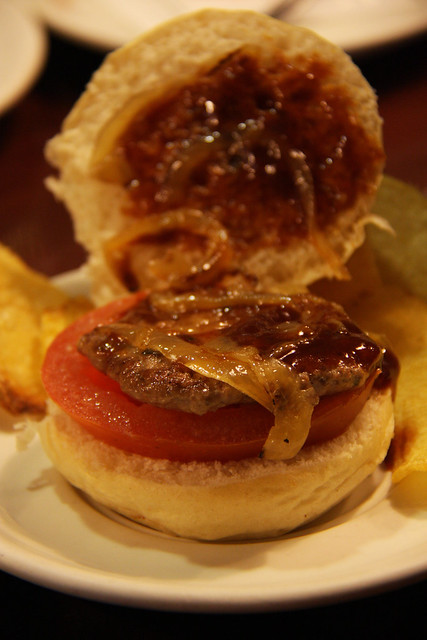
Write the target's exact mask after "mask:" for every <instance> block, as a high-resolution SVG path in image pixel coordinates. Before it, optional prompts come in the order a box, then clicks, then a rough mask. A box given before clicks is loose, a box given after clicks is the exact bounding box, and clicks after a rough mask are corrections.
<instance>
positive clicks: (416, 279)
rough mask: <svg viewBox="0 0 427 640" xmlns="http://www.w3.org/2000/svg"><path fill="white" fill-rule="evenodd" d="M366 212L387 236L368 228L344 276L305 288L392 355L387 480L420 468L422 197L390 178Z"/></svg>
mask: <svg viewBox="0 0 427 640" xmlns="http://www.w3.org/2000/svg"><path fill="white" fill-rule="evenodd" d="M374 213H375V214H376V215H379V216H381V217H382V218H384V219H385V220H386V221H387V222H388V223H389V224H390V226H391V227H392V229H393V233H387V232H385V231H384V229H381V228H378V227H375V226H372V227H369V229H368V231H367V235H368V240H367V242H366V243H365V244H364V245H363V246H362V247H361V248H360V249H359V250H358V251H356V252H355V254H354V255H353V256H352V258H351V259H350V261H349V265H348V266H349V271H350V273H351V276H352V280H351V281H349V282H325V281H324V282H321V283H318V284H317V285H316V286H315V287H313V289H314V290H315V292H316V293H318V294H319V295H323V296H324V297H327V298H330V299H333V300H336V301H337V302H339V303H340V304H342V305H343V306H344V307H345V308H346V310H347V312H348V313H349V315H350V316H351V317H352V318H353V319H354V320H355V321H356V322H357V323H358V324H359V325H360V326H361V327H362V328H363V329H364V330H365V331H368V332H372V333H374V334H378V335H379V336H384V339H385V340H386V341H388V342H389V343H390V344H391V346H392V348H393V350H394V352H395V353H396V355H397V356H398V358H399V361H400V365H401V371H400V376H399V380H398V386H397V393H396V401H395V416H396V430H395V438H394V440H393V443H392V448H391V455H390V460H391V466H392V469H393V480H394V481H395V482H399V481H400V480H402V479H403V478H405V477H406V476H408V475H409V474H412V473H415V472H425V471H427V376H426V371H427V304H426V301H427V260H426V254H427V200H426V199H425V198H424V197H423V196H422V194H421V193H419V191H417V190H416V189H414V188H413V187H410V186H409V185H407V184H405V183H402V182H400V181H398V180H395V179H393V178H390V177H385V178H384V180H383V183H382V186H381V188H380V190H379V193H378V197H377V201H376V203H375V206H374Z"/></svg>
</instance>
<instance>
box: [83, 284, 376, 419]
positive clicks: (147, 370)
mask: <svg viewBox="0 0 427 640" xmlns="http://www.w3.org/2000/svg"><path fill="white" fill-rule="evenodd" d="M205 300H206V299H205V298H201V303H200V306H199V307H197V303H196V308H194V306H195V305H194V303H193V304H192V305H191V308H188V306H187V307H186V305H184V308H183V309H182V308H180V307H182V304H178V305H176V306H174V305H173V304H172V302H171V303H170V304H169V305H168V304H166V308H167V309H166V310H165V305H161V306H160V307H159V306H157V301H156V298H155V297H153V298H150V297H147V298H145V299H143V300H141V301H139V302H138V303H137V304H136V305H135V307H134V308H133V309H131V310H130V311H128V312H127V313H126V314H124V315H123V316H122V317H121V318H119V319H118V320H117V322H115V323H114V324H112V325H107V326H100V327H97V328H95V329H94V330H93V331H91V332H90V333H88V334H86V335H85V336H83V337H82V338H81V339H80V342H79V345H78V348H79V351H80V352H81V353H82V354H83V355H85V356H86V357H87V358H88V359H89V360H90V362H91V363H92V364H93V365H94V366H95V367H96V368H97V369H98V370H100V371H102V372H103V373H105V374H106V375H107V376H109V377H110V378H112V379H113V380H115V381H117V382H118V383H119V385H120V387H121V389H122V390H123V391H124V393H126V394H127V395H129V396H130V397H132V398H134V399H135V400H138V401H140V402H148V403H150V404H153V405H156V406H159V407H164V408H167V409H178V410H180V411H189V412H193V413H196V414H199V415H202V414H204V413H206V412H207V411H214V410H216V409H219V408H221V407H224V406H227V405H232V404H240V403H245V402H252V399H251V398H249V397H248V396H246V395H244V394H243V393H242V392H240V391H239V390H238V389H235V388H233V387H232V386H230V385H229V384H227V383H225V382H222V381H220V380H217V379H214V378H210V377H205V376H203V375H201V374H200V373H196V372H195V371H192V370H191V369H189V368H188V367H187V366H185V364H182V363H181V362H179V361H177V360H171V359H169V358H168V357H166V356H165V355H163V354H162V353H160V352H159V351H157V350H156V349H152V348H146V347H144V346H140V344H141V341H140V340H139V339H138V335H139V333H140V332H141V331H146V330H147V327H148V328H150V327H152V328H156V329H160V330H161V331H162V332H164V333H166V334H168V335H177V336H179V337H180V338H181V339H182V340H184V341H186V342H188V343H189V344H196V345H205V346H206V345H209V343H210V342H211V341H212V340H217V339H218V338H220V339H223V340H224V339H225V340H226V341H227V344H228V345H230V344H231V345H234V346H235V348H237V349H239V348H244V347H252V348H255V349H256V352H257V353H256V355H257V358H258V357H260V358H262V359H263V358H271V357H273V358H277V359H278V360H280V361H281V362H282V363H283V364H285V365H286V366H288V367H290V368H291V369H292V370H293V371H295V372H296V373H297V375H298V376H299V377H300V380H301V385H302V386H303V387H307V386H310V385H311V386H312V387H313V388H314V391H315V392H316V394H317V395H318V396H323V395H329V394H334V393H339V392H341V391H347V390H349V389H352V388H356V387H359V386H361V385H363V384H364V383H365V381H366V380H367V379H368V377H370V375H371V374H372V373H373V372H374V371H375V370H376V369H379V368H380V367H381V363H382V359H383V354H384V349H382V347H380V346H379V345H378V344H376V342H374V340H372V339H371V338H370V337H369V336H367V335H366V334H365V333H363V332H362V331H361V330H360V329H359V328H358V327H357V326H356V325H355V324H354V323H353V322H352V321H351V320H350V318H349V317H348V316H347V314H346V313H345V312H344V310H343V309H342V308H341V307H340V306H338V305H336V304H334V303H331V302H328V301H326V300H323V299H321V298H318V297H316V296H312V295H309V294H298V295H294V296H286V297H285V296H280V298H279V297H278V298H277V300H276V301H274V303H272V302H271V297H269V296H267V297H264V296H262V295H259V296H252V297H251V298H250V300H249V299H248V300H247V301H245V300H244V298H243V300H240V301H239V302H238V303H237V304H235V303H232V304H227V294H225V296H223V297H222V298H221V297H218V298H217V300H218V302H215V299H213V301H212V300H210V299H209V304H208V305H207V304H206V302H205ZM180 303H182V296H181V300H180ZM206 307H208V308H206ZM176 308H178V311H177V310H176Z"/></svg>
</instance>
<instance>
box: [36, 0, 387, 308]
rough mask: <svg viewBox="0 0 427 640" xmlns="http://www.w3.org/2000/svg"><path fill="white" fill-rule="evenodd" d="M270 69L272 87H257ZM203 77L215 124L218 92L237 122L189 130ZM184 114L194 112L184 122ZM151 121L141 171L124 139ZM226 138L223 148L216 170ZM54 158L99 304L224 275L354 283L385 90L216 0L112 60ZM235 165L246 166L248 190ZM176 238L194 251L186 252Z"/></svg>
mask: <svg viewBox="0 0 427 640" xmlns="http://www.w3.org/2000/svg"><path fill="white" fill-rule="evenodd" d="M245 60H246V62H245ZM248 60H249V64H246V63H247V61H248ZM245 64H246V67H245ZM242 68H243V69H245V70H244V72H243V73H242V75H241V76H239V72H240V71H241V70H242ZM248 69H249V71H248ZM254 69H255V71H254ZM218 70H219V76H218V77H220V78H221V79H220V81H219V82H220V83H221V82H224V78H226V77H230V76H231V75H234V76H235V78H236V79H235V85H234V89H233V90H231V91H230V89H229V93H228V94H227V95H226V97H225V98H223V97H221V95H220V94H219V98H218V94H217V93H215V90H216V88H217V85H216V84H215V83H216V80H215V79H214V80H213V83H212V78H215V72H216V71H218ZM245 74H246V75H245ZM248 74H249V75H248ZM251 74H252V75H251ZM248 78H249V82H248ZM254 78H255V82H253V79H254ZM260 78H262V79H263V80H262V82H264V80H265V79H267V80H266V86H263V88H262V89H261V90H260V91H258V94H256V92H255V93H254V87H256V84H257V80H258V81H259V79H260ZM243 79H245V83H244V82H243ZM197 83H199V85H200V87H201V88H199V92H200V95H199V101H198V105H199V107H200V100H202V101H204V102H203V108H204V109H205V116H206V118H207V115H206V112H207V111H211V112H212V113H213V115H214V116H218V113H219V112H217V111H216V109H217V107H218V109H219V108H220V106H221V105H218V104H217V103H216V99H217V98H218V100H219V101H221V100H222V102H223V105H224V104H225V105H226V106H227V109H228V110H227V116H225V117H226V118H228V120H227V121H226V122H225V124H224V121H223V120H224V118H223V113H222V114H221V117H219V119H218V118H216V120H215V122H214V124H212V122H213V121H212V119H211V121H210V124H209V122H208V120H207V119H206V120H205V121H203V122H199V124H198V125H197V126H198V129H197V131H196V130H194V131H193V132H192V134H190V133H189V131H187V130H185V131H184V133H182V129H183V126H184V125H185V126H188V121H186V120H185V117H186V116H188V112H189V110H190V109H193V111H194V109H195V107H194V104H193V103H191V105H190V107H189V109H188V110H187V112H185V113H184V115H182V111H183V110H184V111H185V108H186V107H185V105H184V108H183V104H184V102H185V100H186V99H188V93H189V92H187V94H185V89H183V88H186V87H187V88H190V93H191V88H192V87H194V86H196V85H197ZM209 83H211V84H209ZM212 86H213V87H214V88H213V91H214V93H213V94H212V95H213V96H216V97H215V99H214V98H213V97H212V96H210V94H209V90H210V89H209V87H211V88H212ZM206 87H208V90H206ZM266 87H267V88H266ZM183 91H184V93H183ZM203 92H204V93H203ZM269 92H270V93H269ZM186 96H187V98H186ZM307 96H308V97H307ZM196 98H197V96H196ZM196 98H194V100H196ZM248 101H249V103H250V105H249V107H247V103H248ZM251 101H252V102H251ZM262 101H264V103H263V104H261V105H260V102H262ZM166 102H168V103H169V104H168V105H166V107H165V104H166ZM196 102H197V100H196ZM231 103H232V104H233V105H234V106H235V112H234V113H232V112H233V110H232V108H231V109H230V108H229V107H230V104H231ZM254 105H255V107H254ZM175 108H176V110H177V111H178V116H180V117H182V118H184V119H183V120H180V121H179V123H178V125H179V126H177V125H176V122H173V119H174V118H175V115H176V113H175V112H174V111H173V109H175ZM254 108H256V109H258V111H254ZM199 111H200V109H199ZM191 113H193V112H191ZM230 113H232V115H230ZM171 114H172V115H171ZM271 114H273V115H271ZM278 114H279V115H278ZM199 115H200V114H199ZM208 115H209V114H208ZM211 115H212V114H211ZM270 117H272V120H271V121H269V118H270ZM276 117H278V118H279V119H280V118H281V119H282V120H281V124H280V126H279V125H278V124H277V122H278V121H277V119H276V120H275V118H276ZM233 118H234V120H233ZM136 120H137V121H138V122H139V124H138V125H137V127H135V126H134V129H138V131H139V132H140V136H141V140H142V142H143V145H142V147H141V148H142V151H141V149H137V153H139V154H140V155H139V156H138V162H139V163H140V165H139V166H140V172H139V173H138V172H137V171H136V173H135V166H133V167H132V166H131V167H129V157H128V156H127V155H126V153H127V150H126V149H125V143H124V142H123V140H124V139H125V138H124V136H128V137H127V140H129V139H131V142H132V136H131V138H129V135H128V133H127V131H128V130H129V127H130V126H133V125H132V123H134V122H135V121H136ZM171 122H172V124H171ZM269 122H270V124H269ZM153 123H154V124H153ZM165 123H166V124H165ZM159 124H160V126H162V127H163V128H164V129H166V128H168V133H169V135H171V136H172V138H167V137H165V136H166V134H165V133H164V131H162V134H161V135H162V136H163V137H160V138H157V139H156V140H160V146H161V149H160V152H159V153H162V152H163V150H164V149H165V148H166V147H167V142H168V141H169V142H170V140H172V142H170V144H169V147H171V148H172V152H168V154H169V155H167V154H166V155H163V156H158V155H157V156H153V155H150V153H151V151H152V149H153V145H154V144H155V142H156V140H154V139H153V140H152V139H151V138H150V140H149V137H150V136H151V134H152V133H153V130H154V129H156V127H158V126H159ZM166 125H167V126H166ZM169 125H170V126H169ZM221 125H223V128H222V129H221ZM209 126H211V129H209ZM269 126H270V130H269V129H268V127H269ZM242 128H243V129H245V133H243V134H242V133H241V131H242ZM177 129H178V130H179V132H178V134H177V136H178V137H175V138H174V137H173V136H175V132H176V130H177ZM171 132H172V133H171ZM132 135H134V134H132ZM191 135H192V136H193V137H192V138H191V137H190V136H191ZM274 136H275V137H274ZM218 141H219V146H215V145H216V144H217V143H218ZM138 142H139V139H138ZM210 143H213V144H211V147H209V144H210ZM158 144H159V143H158ZM144 145H145V146H144ZM150 145H152V146H151V147H150ZM134 147H138V145H137V144H136V145H134ZM189 148H190V151H188V149H189ZM211 148H212V150H213V151H212V152H213V153H216V154H217V156H216V157H215V161H214V162H213V163H212V165H211V166H208V168H206V163H207V157H208V155H207V154H208V153H210V149H211ZM146 149H148V150H149V152H148V156H146V157H144V153H146ZM260 149H261V151H260ZM257 153H261V154H264V155H263V157H262V158H261V157H260V156H257V155H256V154H257ZM141 154H142V156H141ZM46 155H47V158H48V160H49V161H50V162H51V164H52V165H53V166H55V167H56V168H57V169H58V176H57V177H51V178H49V180H48V186H49V188H50V189H51V190H52V191H53V192H54V193H55V194H56V196H57V197H58V198H59V199H61V200H62V201H63V202H64V203H65V205H66V206H67V208H68V210H69V212H70V214H71V216H72V218H73V221H74V225H75V234H76V238H77V241H78V242H80V243H81V244H82V245H83V246H84V247H85V248H86V250H87V251H88V255H89V268H90V270H91V278H92V283H93V286H94V297H95V299H97V301H98V302H105V301H107V300H108V299H110V298H112V297H115V296H117V295H120V294H122V293H124V292H126V290H129V289H135V288H147V289H165V288H172V289H173V288H178V289H181V290H182V289H185V288H191V287H194V286H197V285H198V284H202V285H203V286H205V285H206V284H209V285H210V284H212V282H213V280H214V279H215V278H216V279H217V280H218V279H221V281H222V282H225V283H227V286H229V285H230V281H231V282H232V283H233V284H235V285H236V286H241V285H242V283H243V284H244V286H247V285H248V284H249V286H250V287H251V288H255V289H262V290H271V291H278V290H279V291H282V292H283V291H285V292H286V293H289V292H291V291H292V290H295V289H298V288H302V287H304V286H306V285H308V284H310V283H312V282H313V281H315V280H317V279H320V278H322V277H335V276H337V277H340V278H344V277H346V272H345V267H344V266H343V265H344V264H345V262H346V261H347V259H348V258H349V256H350V255H351V254H352V253H353V251H354V250H355V248H356V247H358V246H359V245H360V244H361V243H362V242H363V239H364V226H365V224H366V222H367V221H368V220H369V212H370V207H371V204H372V201H373V199H374V197H375V193H376V189H377V187H378V183H379V180H380V178H381V174H382V169H383V162H384V154H383V148H382V140H381V119H380V117H379V115H378V110H377V103H376V97H375V95H374V92H373V91H372V89H371V87H370V86H369V84H368V83H367V82H366V80H365V79H364V78H363V76H362V74H361V73H360V71H359V69H358V68H357V67H356V66H355V65H354V64H353V62H352V61H351V60H350V58H349V57H348V56H347V55H346V54H345V53H344V52H343V51H342V50H341V49H340V48H338V47H336V46H334V45H333V44H331V43H329V42H327V41H325V40H324V39H322V38H321V37H319V36H318V35H316V34H314V33H312V32H311V31H308V30H307V29H304V28H300V27H296V26H291V25H288V24H285V23H284V22H281V21H277V20H275V19H272V18H270V17H267V16H265V15H262V14H258V13H254V12H251V11H220V10H211V9H206V10H202V11H199V12H196V13H193V14H189V15H184V16H181V17H179V18H177V19H174V20H172V21H170V22H167V23H165V24H163V25H161V26H160V27H158V28H156V29H154V30H152V31H150V32H147V33H144V34H142V35H141V36H140V37H138V38H137V39H135V40H134V41H132V42H130V43H129V44H127V45H126V46H124V47H122V48H120V49H118V50H116V51H114V52H113V53H111V54H110V55H108V56H107V58H106V59H105V61H104V63H103V64H102V65H101V67H100V69H99V70H98V71H97V72H96V73H95V74H94V76H93V78H92V80H91V82H90V83H89V84H88V86H87V89H86V91H85V92H84V93H83V95H82V96H81V98H80V99H79V100H78V102H77V103H76V105H75V106H74V108H73V109H72V111H71V113H70V114H69V116H68V117H67V118H66V120H65V122H64V124H63V127H62V130H61V132H60V133H59V134H58V135H57V136H56V137H54V138H53V139H52V140H50V141H49V143H48V145H47V149H46ZM141 158H142V159H141ZM224 158H226V159H227V162H228V164H226V165H221V162H223V161H224ZM236 158H237V159H236ZM266 158H267V159H268V158H270V159H271V164H269V165H268V166H267V163H266V162H267V161H266ZM167 161H169V162H170V166H167V167H166V169H165V166H164V165H165V162H167ZM141 163H142V164H141ZM280 163H281V164H280ZM183 165H184V168H183V169H182V166H183ZM201 166H202V168H203V171H204V173H203V177H202V178H200V167H201ZM141 167H142V168H141ZM158 167H160V169H158ZM224 167H225V168H224ZM248 167H249V168H248ZM156 171H158V172H157V173H156ZM162 171H163V173H162ZM197 171H198V174H197V176H196V173H197ZM279 171H282V172H283V171H284V172H285V173H284V174H283V175H280V179H279V181H277V179H276V182H275V186H274V189H276V191H274V190H273V191H271V190H270V191H269V189H270V186H271V185H270V186H269V184H268V180H269V179H270V178H269V177H268V174H273V177H272V178H271V180H273V179H274V175H276V173H279ZM215 172H216V173H215ZM239 172H240V173H239ZM214 174H215V175H214ZM224 174H225V175H226V178H224V179H225V180H226V181H227V182H224V181H223V176H224ZM261 174H262V178H261V182H262V181H263V182H262V184H263V185H264V186H259V185H260V184H261V182H260V175H261ZM285 174H286V175H285ZM232 175H239V176H240V177H238V181H237V182H236V186H234V187H233V183H232V182H231V183H230V180H231V178H230V176H232ZM159 176H160V177H159ZM171 176H172V177H171ZM195 176H196V177H195ZM266 176H267V177H266ZM144 180H146V181H147V184H146V185H145V186H144V184H145V183H144ZM162 180H163V182H162ZM207 180H211V182H210V183H209V184H210V189H209V190H208V191H209V196H208V198H207V199H206V188H205V191H203V189H204V187H206V184H207ZM197 181H199V182H198V185H197V193H196V191H194V190H193V191H192V190H191V189H192V187H193V185H194V184H195V182H197ZM153 184H154V187H153ZM230 184H231V187H230ZM135 185H136V188H135ZM147 185H148V186H147ZM212 185H213V187H212ZM254 185H255V186H254ZM280 185H282V186H283V189H284V190H285V192H284V196H283V197H281V196H280V193H279V191H278V189H279V190H280V189H281V188H282V186H280ZM153 189H154V191H153ZM156 189H157V191H156ZM257 189H258V190H257ZM150 190H151V191H150ZM148 192H149V193H150V194H151V195H149V197H148V198H145V195H146V193H148ZM141 193H142V196H143V199H144V198H145V199H144V202H143V204H141V202H140V201H138V198H139V197H140V195H141ZM135 194H136V195H135ZM138 194H139V195H138ZM171 194H172V196H171ZM203 194H204V195H203ZM278 194H279V195H278ZM150 198H151V200H150ZM251 225H253V229H252V231H251V232H249V233H248V230H249V228H250V226H251ZM236 230H237V231H236ZM171 235H172V236H174V243H175V244H174V247H175V248H174V251H178V255H172V254H171V251H170V247H169V244H168V238H170V237H171ZM190 236H192V238H193V242H191V241H190V239H189V238H190ZM195 237H197V239H198V243H197V242H196V243H195V242H194V238H195ZM176 247H178V249H176ZM186 269H187V271H188V273H187V272H186Z"/></svg>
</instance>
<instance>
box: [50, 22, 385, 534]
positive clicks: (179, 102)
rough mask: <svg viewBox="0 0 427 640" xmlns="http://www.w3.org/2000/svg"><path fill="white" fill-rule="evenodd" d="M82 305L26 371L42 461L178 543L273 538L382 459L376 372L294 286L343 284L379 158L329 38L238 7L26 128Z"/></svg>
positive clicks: (368, 108)
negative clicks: (69, 250)
mask: <svg viewBox="0 0 427 640" xmlns="http://www.w3.org/2000/svg"><path fill="white" fill-rule="evenodd" d="M46 153H47V157H48V159H49V160H50V162H51V163H52V165H53V166H55V167H56V168H57V170H58V174H57V175H56V176H55V177H52V178H50V179H49V181H48V185H49V188H50V189H51V190H52V191H53V192H54V193H55V195H56V196H57V197H58V198H60V199H61V200H62V201H63V202H64V203H65V204H66V206H67V207H68V209H69V211H70V214H71V216H72V218H73V221H74V225H75V232H76V237H77V239H78V240H79V241H80V242H81V243H82V245H83V246H84V247H85V248H86V250H87V252H88V265H87V266H88V273H89V276H90V280H91V284H92V295H93V298H94V300H95V301H96V302H97V304H98V307H97V308H96V309H95V310H94V311H93V312H90V313H89V314H88V315H87V316H84V317H83V318H81V319H79V320H78V321H77V322H76V323H74V324H73V325H71V326H70V327H69V328H67V329H66V330H65V331H64V332H62V333H61V334H60V335H59V336H58V337H57V339H56V340H55V341H54V342H53V344H52V345H51V347H50V349H49V350H48V353H47V356H46V359H45V363H44V366H43V370H42V376H43V381H44V385H45V388H46V391H47V393H48V395H49V396H50V398H51V401H50V405H49V412H48V415H47V417H46V418H45V419H44V420H43V422H42V423H41V425H40V435H41V439H42V443H43V445H44V448H45V450H46V452H47V453H48V455H49V456H50V457H51V459H52V461H53V463H54V464H55V466H56V467H57V468H58V469H59V471H60V472H61V473H62V474H63V475H64V476H65V477H66V478H67V479H68V480H69V481H70V482H71V483H72V484H73V485H75V486H76V487H78V488H80V489H81V490H82V491H84V492H85V493H86V494H88V495H89V496H90V497H91V498H92V499H93V500H95V501H97V502H99V503H100V504H101V505H104V506H106V507H109V508H111V509H113V510H115V511H117V512H119V513H121V514H123V515H125V516H126V517H128V518H131V519H132V520H135V521H137V522H141V523H143V524H146V525H148V526H151V527H154V528H155V529H159V530H162V531H166V532H168V533H172V534H175V535H179V536H185V537H190V538H195V539H201V540H220V539H221V540H222V539H254V538H261V537H271V536H276V535H280V534H281V533H284V532H286V531H289V530H291V529H294V528H295V527H298V526H300V525H302V524H304V523H305V522H309V521H311V520H312V519H313V518H315V517H316V516H318V515H319V514H321V513H323V512H324V511H325V510H327V509H328V508H329V507H331V506H332V505H334V504H336V503H337V502H338V501H339V500H341V499H342V498H343V497H344V496H345V495H347V494H348V493H349V492H350V491H351V490H352V489H353V488H354V487H355V486H357V485H358V484H359V483H360V482H361V481H362V480H363V479H364V478H366V477H367V476H368V475H369V474H370V473H371V472H372V471H373V470H374V469H375V468H376V467H377V465H378V464H379V463H381V462H382V460H383V459H384V457H385V455H386V453H387V450H388V447H389V445H390V441H391V439H392V437H393V428H394V420H393V389H394V383H395V380H396V376H397V370H398V365H397V362H396V360H395V358H394V357H393V354H392V352H391V351H390V349H388V348H387V346H386V345H384V344H383V343H382V341H378V340H375V339H374V338H373V337H372V336H369V335H367V334H365V333H364V332H363V331H362V330H361V329H360V328H359V327H358V326H356V325H355V324H354V323H353V322H352V320H351V319H350V318H349V317H348V315H347V314H346V313H345V311H344V309H343V308H342V307H340V306H339V305H337V304H335V303H333V302H330V301H328V300H325V299H324V298H320V297H318V296H316V295H313V294H312V293H310V291H309V290H308V287H309V285H311V284H312V283H314V282H316V281H318V280H320V279H324V278H335V279H340V280H344V281H345V280H346V279H349V277H350V275H349V272H348V268H347V266H346V264H347V261H348V259H349V258H350V256H351V255H352V254H353V253H354V252H355V250H356V249H357V248H358V247H360V246H361V245H362V244H363V241H364V238H365V227H366V224H367V223H369V222H376V223H378V224H380V221H379V220H378V219H377V218H376V217H375V216H373V215H372V214H371V206H372V203H373V200H374V198H375V194H376V191H377V188H378V185H379V182H380V180H381V176H382V170H383V165H384V152H383V147H382V140H381V120H380V117H379V115H378V110H377V104H376V98H375V94H374V92H373V91H372V89H371V88H370V86H369V85H368V83H367V82H366V81H365V79H364V78H363V76H362V75H361V73H360V71H359V70H358V69H357V67H356V66H355V65H354V64H353V63H352V61H351V60H350V58H349V57H348V56H347V55H346V54H345V53H344V52H343V51H341V50H340V49H339V48H337V47H335V46H334V45H332V44H330V43H328V42H326V41H325V40H323V39H321V38H320V37H319V36H317V35H315V34H313V33H312V32H310V31H307V30H305V29H302V28H298V27H295V26H289V25H286V24H285V23H283V22H279V21H276V20H274V19H271V18H268V17H266V16H263V15H261V14H257V13H253V12H248V11H217V10H204V11H201V12H197V13H194V14H190V15H185V16H182V17H180V18H178V19H175V20H173V21H171V22H168V23H166V24H164V25H162V26H160V27H158V28H157V29H155V30H154V31H151V32H148V33H145V34H143V35H142V36H141V37H139V38H137V39H136V40H135V41H133V42H131V43H130V44H128V45H126V46H125V47H123V48H121V49H119V50H117V51H115V52H113V53H112V54H110V55H109V56H108V57H107V58H106V60H105V62H104V63H103V64H102V66H101V67H100V69H99V70H98V71H97V72H96V73H95V74H94V76H93V78H92V80H91V82H90V83H89V85H88V87H87V89H86V91H85V93H84V94H83V95H82V97H81V98H80V99H79V101H78V102H77V104H76V105H75V107H74V108H73V110H72V111H71V113H70V115H69V116H68V117H67V119H66V120H65V122H64V125H63V128H62V131H61V132H60V133H59V134H58V135H57V136H56V137H55V138H54V139H52V140H51V141H50V142H49V143H48V145H47V151H46Z"/></svg>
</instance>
